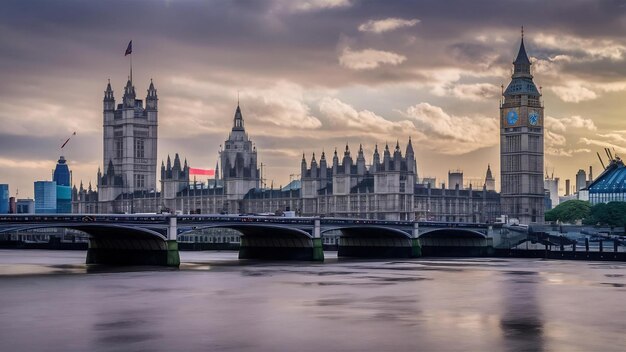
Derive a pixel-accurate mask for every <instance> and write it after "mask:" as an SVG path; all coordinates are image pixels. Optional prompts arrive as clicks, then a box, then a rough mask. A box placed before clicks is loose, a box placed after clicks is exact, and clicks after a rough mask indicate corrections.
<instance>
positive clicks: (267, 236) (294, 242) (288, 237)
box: [178, 223, 323, 260]
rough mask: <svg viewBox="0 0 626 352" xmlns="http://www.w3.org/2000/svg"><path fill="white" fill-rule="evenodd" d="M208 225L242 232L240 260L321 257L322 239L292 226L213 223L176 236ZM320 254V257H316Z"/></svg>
mask: <svg viewBox="0 0 626 352" xmlns="http://www.w3.org/2000/svg"><path fill="white" fill-rule="evenodd" d="M211 228H224V229H232V230H236V231H238V232H239V233H241V236H240V238H241V245H240V247H239V259H272V260H323V252H321V241H319V239H317V241H316V239H314V238H313V235H312V233H309V232H307V231H305V230H303V229H300V228H296V227H292V226H284V225H282V226H281V225H279V224H271V223H216V224H209V225H200V226H194V227H192V228H186V229H183V230H182V231H179V234H178V236H182V235H185V234H189V233H191V232H193V231H198V230H204V229H211ZM316 242H319V244H316ZM317 247H319V249H318V248H317ZM320 253H321V255H322V257H321V258H318V257H319V255H320Z"/></svg>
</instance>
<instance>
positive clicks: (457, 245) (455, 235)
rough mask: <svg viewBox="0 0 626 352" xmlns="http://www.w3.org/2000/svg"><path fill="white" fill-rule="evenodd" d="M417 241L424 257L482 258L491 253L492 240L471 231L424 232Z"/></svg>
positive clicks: (436, 230)
mask: <svg viewBox="0 0 626 352" xmlns="http://www.w3.org/2000/svg"><path fill="white" fill-rule="evenodd" d="M420 230H421V229H420ZM419 241H420V244H421V246H422V253H423V254H424V255H425V256H430V255H432V256H459V257H466V256H483V255H486V254H488V253H490V252H491V251H493V242H492V239H491V238H489V237H488V236H487V235H486V234H484V233H482V232H480V231H477V230H473V229H463V228H438V229H432V230H426V231H424V232H423V233H421V234H420V235H419Z"/></svg>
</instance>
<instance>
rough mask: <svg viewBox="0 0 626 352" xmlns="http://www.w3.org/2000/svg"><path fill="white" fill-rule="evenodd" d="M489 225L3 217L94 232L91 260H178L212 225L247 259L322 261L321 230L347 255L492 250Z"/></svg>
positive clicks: (6, 226) (1, 222)
mask: <svg viewBox="0 0 626 352" xmlns="http://www.w3.org/2000/svg"><path fill="white" fill-rule="evenodd" d="M493 226H494V225H489V224H468V223H448V222H421V221H420V222H416V221H383V220H370V219H348V218H320V217H276V216H231V215H170V214H154V215H152V214H149V215H138V214H134V215H126V214H109V215H94V214H46V215H44V214H36V215H33V214H28V215H3V216H0V233H12V232H18V231H25V230H32V229H39V228H68V229H75V230H79V231H82V232H85V233H86V234H87V235H88V236H89V249H88V251H87V264H116V265H165V266H178V265H179V264H180V259H179V255H178V242H177V239H178V237H179V236H181V235H184V234H188V233H192V232H194V231H198V230H202V229H207V228H229V229H233V230H236V231H238V232H240V233H241V246H240V249H239V258H240V259H272V260H277V259H286V260H310V261H323V260H324V252H323V250H322V237H323V236H324V234H325V233H329V232H331V231H332V232H333V233H337V232H338V233H340V241H339V246H338V255H339V256H340V257H369V258H372V257H379V258H383V257H384V258H414V257H419V256H422V255H437V254H441V253H446V254H448V255H458V256H463V255H465V256H475V255H484V254H487V253H488V252H489V251H490V250H492V249H493V234H494V232H493V228H494V227H493Z"/></svg>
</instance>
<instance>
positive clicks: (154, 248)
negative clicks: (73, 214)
mask: <svg viewBox="0 0 626 352" xmlns="http://www.w3.org/2000/svg"><path fill="white" fill-rule="evenodd" d="M176 225H177V224H176V216H171V217H169V218H168V228H167V240H163V238H162V237H159V236H157V235H150V234H145V233H143V234H142V232H141V231H132V230H128V229H117V228H107V227H102V228H92V229H89V230H88V231H87V232H88V233H89V234H90V236H89V248H88V249H87V258H86V264H104V265H154V266H170V267H178V266H179V265H180V256H179V254H178V242H177V241H176V233H177V226H176Z"/></svg>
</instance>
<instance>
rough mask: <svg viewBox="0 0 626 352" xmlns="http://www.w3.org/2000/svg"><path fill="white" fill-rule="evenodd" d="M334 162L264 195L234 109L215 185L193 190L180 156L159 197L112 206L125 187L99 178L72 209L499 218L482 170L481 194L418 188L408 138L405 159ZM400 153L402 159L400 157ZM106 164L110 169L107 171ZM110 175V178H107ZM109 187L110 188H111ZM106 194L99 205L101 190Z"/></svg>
mask: <svg viewBox="0 0 626 352" xmlns="http://www.w3.org/2000/svg"><path fill="white" fill-rule="evenodd" d="M342 154H343V155H342V156H341V158H340V156H339V153H338V152H337V150H335V151H334V153H333V155H332V160H330V161H328V160H327V159H326V153H325V152H322V153H321V155H320V159H319V162H318V160H317V159H316V156H315V154H313V155H312V157H311V159H310V161H308V162H307V160H306V157H305V155H303V157H302V160H301V164H300V167H301V168H300V173H301V179H300V180H298V181H294V182H292V183H290V184H289V185H288V186H286V187H283V188H277V189H275V188H274V187H273V186H272V187H270V188H261V187H259V185H260V172H259V169H258V168H257V150H256V147H255V146H254V144H253V143H252V141H251V140H250V139H249V137H248V134H247V133H246V131H245V128H244V119H243V114H242V112H241V108H240V107H239V106H237V109H236V111H235V116H234V119H233V127H232V130H231V132H230V134H229V136H228V139H227V140H226V141H225V143H224V149H223V150H221V151H220V164H219V165H218V166H220V167H219V169H221V170H222V173H221V174H220V172H216V176H215V179H213V180H209V182H208V183H205V184H202V185H195V184H194V182H193V181H192V180H191V179H190V175H189V165H188V164H187V161H186V160H185V161H184V162H181V158H180V157H179V155H178V154H176V155H175V156H174V161H173V162H172V160H171V158H170V157H169V156H168V157H167V161H166V162H162V163H161V170H160V186H161V191H160V192H156V191H154V190H152V189H135V190H133V191H132V192H124V191H123V188H122V191H120V192H119V193H117V195H116V196H115V198H114V199H110V197H111V193H110V191H109V187H110V186H111V185H113V186H116V185H117V183H116V182H119V183H120V184H121V185H122V186H123V183H122V177H121V176H120V175H118V174H117V173H113V172H114V170H115V169H116V167H115V166H113V167H112V168H113V172H111V173H106V174H105V175H104V176H102V181H103V182H102V183H101V184H99V188H98V191H93V190H92V189H91V186H90V187H89V189H88V190H85V189H83V187H82V185H81V188H80V190H75V191H74V202H73V207H74V208H73V209H74V211H75V212H78V213H154V212H162V211H168V212H181V213H200V214H219V213H221V214H280V213H283V212H289V211H291V212H294V213H295V214H296V215H298V216H328V217H352V218H368V219H379V220H432V221H457V222H493V221H495V220H496V218H497V217H498V216H499V215H500V214H499V210H500V197H499V194H498V193H496V192H495V191H493V190H490V189H487V186H488V185H489V182H491V181H493V177H491V181H490V178H489V176H490V173H491V171H490V170H488V171H487V176H488V177H487V181H486V183H485V185H484V186H483V187H482V189H478V190H474V189H472V187H471V185H470V187H469V188H468V189H459V187H456V188H455V189H443V188H441V189H439V188H431V186H430V185H428V184H426V185H423V184H420V183H419V182H418V175H417V162H416V159H415V152H414V150H413V143H412V142H411V139H409V141H408V143H407V145H406V148H405V149H404V153H403V152H402V150H401V148H400V143H398V142H396V145H395V148H393V149H392V148H390V147H389V146H388V145H385V147H384V149H383V151H382V155H381V153H380V152H379V149H378V146H376V147H375V150H374V153H373V155H372V157H371V159H370V160H371V163H369V164H368V163H367V160H366V157H365V155H364V152H363V147H362V146H359V149H358V151H357V153H356V157H355V158H353V154H352V152H351V150H350V147H349V145H346V147H345V149H344V150H343V153H342ZM403 154H404V155H403ZM110 163H111V162H109V164H110ZM111 175H114V177H113V176H111ZM109 181H110V183H109ZM101 190H102V191H103V194H105V196H104V199H102V198H100V197H99V195H100V191H101Z"/></svg>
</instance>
